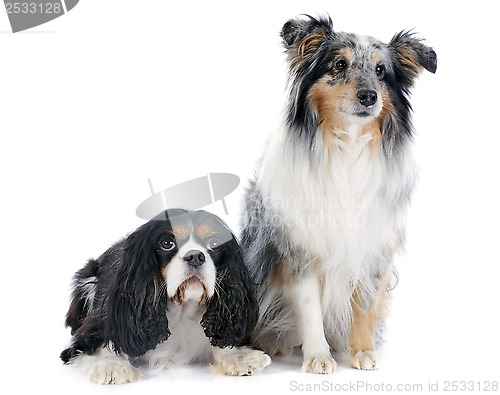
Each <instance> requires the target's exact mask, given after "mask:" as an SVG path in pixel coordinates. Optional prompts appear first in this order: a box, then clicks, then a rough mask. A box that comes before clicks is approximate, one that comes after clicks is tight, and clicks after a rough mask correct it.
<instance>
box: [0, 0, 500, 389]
mask: <svg viewBox="0 0 500 395" xmlns="http://www.w3.org/2000/svg"><path fill="white" fill-rule="evenodd" d="M464 4H466V3H465V2H452V1H441V2H438V1H419V2H409V3H406V2H402V1H400V0H399V1H356V2H349V1H333V0H330V1H312V0H308V1H305V0H302V1H280V2H278V1H274V2H271V1H266V2H258V1H252V2H250V1H247V2H238V1H232V2H225V3H224V2H214V1H199V2H196V1H190V2H182V4H181V2H180V1H177V2H175V3H174V2H167V1H160V0H158V1H153V0H148V1H147V0H141V1H128V0H127V1H126V0H106V1H99V0H82V1H81V2H80V4H78V5H77V6H76V7H75V8H74V9H73V10H72V11H70V12H69V13H68V14H67V15H65V16H63V17H60V18H58V19H56V20H54V21H52V22H50V23H48V24H45V25H42V26H39V27H36V28H34V29H32V30H29V31H26V32H25V33H17V34H12V33H11V32H10V31H9V29H10V26H9V24H8V21H7V16H6V14H3V13H2V14H0V30H1V33H2V34H0V56H1V62H0V133H1V143H0V144H1V146H0V150H1V151H0V169H1V170H0V171H1V178H0V187H1V197H0V199H1V205H0V210H1V214H0V223H1V238H0V240H1V243H2V244H1V245H2V258H1V259H2V262H1V263H2V271H3V274H2V285H1V287H0V292H1V293H0V303H1V310H0V311H1V316H2V318H1V329H0V331H1V337H0V340H1V342H2V346H1V350H2V358H1V360H2V365H3V367H2V377H3V379H2V384H3V388H11V389H12V390H11V391H15V392H19V393H21V392H22V393H26V390H31V391H32V393H33V392H34V391H36V390H40V391H42V390H43V391H45V390H50V391H53V392H57V393H62V392H63V391H71V392H72V393H87V392H88V391H100V392H104V391H106V392H107V391H113V393H115V391H117V390H119V391H120V392H122V391H125V392H127V391H128V392H134V391H135V392H137V391H155V392H156V393H162V392H165V393H170V394H172V393H174V391H176V392H177V391H179V392H181V391H182V392H186V391H188V392H193V393H194V391H197V390H198V391H203V392H205V391H208V392H209V393H211V392H214V393H215V392H221V391H222V392H229V391H230V390H232V391H237V392H238V393H252V394H253V393H256V392H261V393H262V391H264V390H265V391H266V393H267V391H270V392H271V391H275V392H276V393H288V392H290V391H291V390H293V389H294V388H297V386H296V385H299V384H300V385H306V384H313V383H325V384H327V385H333V386H335V385H342V384H344V385H346V384H347V385H348V384H349V383H354V384H355V385H357V384H358V381H359V382H360V384H364V383H370V384H375V385H382V384H384V385H386V386H387V385H392V386H393V389H395V387H396V385H397V384H400V383H402V384H423V389H424V390H426V389H427V386H428V383H429V382H432V383H433V384H434V383H436V382H437V381H439V386H440V387H439V388H440V389H444V385H445V382H446V381H451V380H467V381H469V380H473V381H475V382H476V384H475V385H476V389H477V388H478V387H477V385H478V383H477V382H478V381H479V380H498V379H499V374H498V364H499V360H500V359H499V352H500V349H499V348H500V347H499V340H498V336H499V335H498V333H499V332H500V327H499V324H498V319H497V317H498V311H499V292H498V291H499V274H500V271H499V264H500V259H499V256H498V245H499V240H498V236H499V230H498V224H499V223H500V218H499V208H498V206H499V201H500V200H499V198H500V196H499V188H498V184H499V181H498V180H499V177H498V171H499V168H500V166H499V165H500V161H499V156H500V155H499V150H498V146H499V144H500V137H499V134H500V130H499V129H500V128H499V123H498V113H499V109H498V105H499V97H500V96H499V95H500V87H499V83H498V81H499V77H498V75H499V73H500V70H499V66H500V63H499V60H500V59H499V55H498V30H497V28H498V26H497V25H498V22H497V18H496V16H497V14H498V11H497V10H495V8H494V6H495V4H494V2H492V1H490V2H486V1H475V2H472V3H467V4H468V5H464ZM323 12H328V13H330V15H331V17H332V19H333V21H334V26H335V28H336V29H337V30H345V31H353V32H357V33H365V34H369V35H373V36H375V37H377V38H379V39H381V40H383V41H386V42H387V41H388V40H390V38H391V37H392V35H393V34H394V33H396V32H397V31H399V30H403V29H408V28H415V30H416V31H417V32H419V33H420V34H421V36H422V37H425V38H426V39H428V43H429V44H430V45H432V46H433V47H434V48H435V50H436V52H437V54H438V59H439V61H438V71H437V73H436V74H435V75H430V74H424V75H422V77H421V79H420V80H419V81H418V83H417V86H416V89H415V90H414V96H413V105H414V110H415V125H416V128H417V132H418V134H417V138H416V152H417V155H418V162H419V166H420V183H419V186H418V189H417V192H416V194H415V197H414V201H413V204H412V208H411V211H410V218H409V223H408V243H407V251H406V253H405V254H404V255H402V256H401V257H399V258H398V262H397V267H398V269H399V274H400V282H399V285H398V287H397V288H396V290H395V291H394V294H393V296H394V297H393V310H392V315H391V317H390V318H389V320H388V321H387V327H388V328H387V332H386V339H387V342H386V343H385V345H384V347H383V348H382V354H383V356H384V359H385V364H384V366H383V367H382V369H381V370H379V371H377V372H360V371H355V370H352V369H350V368H349V363H348V359H347V358H346V357H345V355H337V357H338V360H339V368H338V371H337V372H336V373H334V374H333V375H330V376H314V375H311V374H306V373H301V372H300V359H289V360H276V361H274V363H273V364H272V365H271V366H270V367H268V368H266V369H265V370H264V371H263V372H262V373H261V374H258V375H256V376H254V377H244V378H231V377H223V376H214V375H212V374H211V373H210V371H209V370H208V369H207V368H205V367H187V368H185V369H181V370H179V371H174V372H168V371H167V372H161V373H160V374H156V375H152V374H149V375H146V378H145V379H144V380H141V381H140V382H137V383H134V384H130V385H125V386H122V387H120V388H119V389H116V388H111V389H110V388H101V387H99V386H97V385H94V384H91V383H88V382H87V381H86V380H85V379H84V378H83V377H81V376H79V374H78V373H77V372H75V371H74V370H73V369H71V368H69V367H66V366H63V365H62V363H61V362H60V360H59V359H58V355H59V353H60V351H61V350H62V349H63V348H64V347H65V346H66V345H67V344H68V343H69V340H70V334H69V331H68V330H66V329H65V328H64V325H63V321H64V314H65V312H66V309H67V305H68V298H69V283H70V281H71V277H72V275H73V273H74V272H75V271H76V270H77V269H79V268H80V267H81V266H82V265H83V264H84V263H85V261H86V260H87V259H88V258H90V257H97V256H98V255H100V254H101V253H102V252H103V251H104V250H105V249H106V248H107V247H108V246H109V245H110V244H111V243H113V242H115V241H117V240H118V239H120V238H121V237H123V236H125V235H126V234H127V233H128V232H130V231H132V230H133V229H135V228H136V227H137V226H138V225H140V224H141V223H142V222H143V221H142V220H140V219H139V218H137V217H136V216H135V209H136V207H137V206H138V205H139V203H141V202H142V201H143V200H144V199H146V198H147V197H148V195H149V187H148V183H147V178H148V177H149V178H151V179H152V181H153V184H154V186H155V189H156V190H161V189H163V188H166V187H168V186H171V185H175V184H177V183H179V182H182V181H186V180H189V179H192V178H195V177H201V176H203V175H205V174H206V173H208V172H230V173H235V174H237V175H239V176H240V177H241V179H242V184H241V186H240V187H239V188H238V189H237V190H236V191H235V192H234V193H233V194H232V195H230V196H229V197H228V198H227V204H228V208H229V212H230V215H229V216H225V215H224V213H223V211H222V206H221V204H220V203H216V204H213V205H211V206H208V207H207V209H208V210H210V211H212V212H214V213H216V214H219V215H221V216H222V217H223V218H224V219H225V220H226V221H227V222H229V223H230V225H231V226H232V227H233V229H235V230H236V231H238V216H239V214H238V213H239V211H240V208H241V205H240V202H241V199H242V195H243V186H244V184H245V183H246V180H247V179H248V177H250V176H251V174H252V172H253V169H254V164H255V162H256V161H257V160H258V158H259V156H260V155H261V152H262V148H263V145H264V142H265V140H266V139H267V137H268V136H269V134H270V133H271V132H272V131H273V130H274V129H275V127H276V125H277V124H278V123H279V120H280V115H281V109H282V105H283V101H284V97H285V96H284V87H285V78H286V65H285V62H284V55H283V53H282V52H283V50H282V48H281V46H280V39H279V35H278V33H279V31H280V29H281V26H282V25H283V23H284V22H286V20H287V19H288V18H290V17H292V16H294V15H297V14H301V13H309V14H313V15H317V14H318V13H323ZM294 381H295V382H296V383H295V384H294V383H293V382H294ZM10 383H12V384H15V386H9V384H10ZM13 388H14V389H13ZM174 388H175V389H174ZM334 388H335V387H334ZM379 388H380V387H379ZM386 388H387V387H386ZM337 389H338V387H337ZM450 389H451V387H450Z"/></svg>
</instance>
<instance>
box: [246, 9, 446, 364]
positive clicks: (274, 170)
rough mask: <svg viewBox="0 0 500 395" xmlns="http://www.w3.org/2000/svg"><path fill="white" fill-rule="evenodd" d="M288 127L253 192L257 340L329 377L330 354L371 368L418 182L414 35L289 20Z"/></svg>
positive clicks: (273, 144) (249, 208) (432, 62)
mask: <svg viewBox="0 0 500 395" xmlns="http://www.w3.org/2000/svg"><path fill="white" fill-rule="evenodd" d="M281 37H282V39H283V43H284V46H285V49H286V54H287V56H288V61H289V87H290V91H289V97H288V106H287V111H286V118H285V120H284V122H283V127H282V128H281V129H280V130H278V132H277V133H276V134H275V135H273V136H272V138H271V139H270V141H269V143H268V146H267V150H266V152H265V154H264V156H263V159H262V160H261V162H260V164H259V169H258V172H257V176H256V178H255V180H253V181H252V182H251V185H250V188H249V190H248V191H247V194H246V210H245V214H244V218H243V228H244V229H243V235H242V240H241V242H242V246H243V248H244V251H245V260H246V262H247V264H248V266H249V269H250V273H251V275H252V277H253V279H254V281H256V282H258V283H259V284H260V288H259V295H258V298H259V302H260V314H259V319H258V324H257V327H256V330H255V331H254V333H253V336H252V339H253V341H254V342H255V344H256V345H257V346H259V347H261V348H262V349H263V350H265V351H266V352H268V353H270V354H275V353H278V352H285V353H286V352H289V351H291V350H293V349H295V348H297V347H302V352H303V357H304V363H303V369H304V370H305V371H308V372H314V373H330V372H332V371H333V370H334V369H335V366H336V362H335V360H334V359H333V358H332V356H331V354H330V351H331V350H337V351H342V350H349V351H350V354H351V361H352V366H353V367H355V368H359V369H367V370H371V369H376V368H377V367H378V366H379V360H380V357H379V355H378V353H377V352H376V350H375V332H376V327H377V324H378V322H380V320H382V319H383V317H384V315H385V313H386V309H387V288H388V283H389V280H390V277H391V271H392V270H391V261H392V257H393V254H394V252H395V251H397V250H398V249H399V248H400V247H401V246H402V244H403V239H404V224H405V216H406V210H407V207H408V203H409V201H410V196H411V193H412V190H413V187H414V183H415V180H416V168H415V164H414V160H413V156H412V149H411V148H412V147H411V146H412V134H413V129H412V122H411V106H410V103H409V100H408V97H409V92H410V88H411V87H412V85H413V83H414V80H415V78H416V77H417V76H418V75H419V74H420V72H421V71H422V70H423V69H426V70H428V71H430V72H432V73H434V72H435V71H436V66H437V58H436V53H435V52H434V51H433V50H432V48H429V47H427V46H426V45H424V43H423V42H422V41H421V40H420V39H418V38H417V37H415V36H414V35H413V34H411V33H408V32H401V33H398V34H396V35H395V36H394V37H393V38H392V40H391V41H390V42H389V43H388V44H386V43H383V42H381V41H378V40H376V39H374V38H372V37H368V36H361V35H357V34H349V33H342V32H337V31H335V30H334V29H333V27H332V21H331V19H330V18H329V17H326V18H319V19H316V18H313V17H309V16H306V17H303V18H297V19H292V20H290V21H288V22H287V23H286V24H285V25H284V26H283V29H282V32H281Z"/></svg>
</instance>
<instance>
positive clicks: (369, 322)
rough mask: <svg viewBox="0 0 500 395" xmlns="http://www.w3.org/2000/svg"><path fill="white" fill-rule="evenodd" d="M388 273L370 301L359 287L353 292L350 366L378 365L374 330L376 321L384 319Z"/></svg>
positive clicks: (386, 306)
mask: <svg viewBox="0 0 500 395" xmlns="http://www.w3.org/2000/svg"><path fill="white" fill-rule="evenodd" d="M390 273H391V272H390V270H387V272H386V273H385V275H384V276H383V277H382V279H381V281H380V286H379V288H378V291H377V293H376V295H375V297H374V298H373V300H371V302H370V303H367V301H366V300H364V298H363V297H362V292H361V290H360V288H357V289H356V290H355V291H354V293H353V302H352V324H351V335H350V338H349V341H350V346H351V366H352V367H353V368H356V369H362V370H375V369H378V368H379V366H380V363H381V360H382V357H381V356H380V354H379V353H378V352H377V351H376V349H375V348H376V347H375V330H376V327H377V323H378V322H379V321H381V320H382V319H384V317H385V316H386V314H387V309H388V297H387V284H388V282H389V278H390ZM366 304H368V306H366Z"/></svg>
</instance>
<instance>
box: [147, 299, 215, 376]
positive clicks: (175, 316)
mask: <svg viewBox="0 0 500 395" xmlns="http://www.w3.org/2000/svg"><path fill="white" fill-rule="evenodd" d="M198 300H199V299H198ZM196 302H197V301H196V300H195V301H185V302H184V303H183V304H182V305H181V306H179V305H176V304H173V303H169V304H168V310H167V318H168V326H169V329H170V332H171V333H172V334H171V335H170V337H169V338H168V340H167V341H166V342H163V343H160V344H159V345H157V346H156V348H155V349H154V350H151V351H148V352H147V353H146V354H145V355H144V357H143V359H144V360H145V361H146V362H147V363H148V364H149V365H150V366H151V367H153V368H156V369H169V368H173V367H178V366H181V365H185V364H187V363H190V362H204V361H207V360H209V359H210V352H211V346H210V342H209V340H208V338H207V337H206V336H205V333H204V332H203V328H202V327H201V325H200V321H201V318H202V316H203V313H204V312H205V307H204V306H203V305H202V306H198V307H197V306H196Z"/></svg>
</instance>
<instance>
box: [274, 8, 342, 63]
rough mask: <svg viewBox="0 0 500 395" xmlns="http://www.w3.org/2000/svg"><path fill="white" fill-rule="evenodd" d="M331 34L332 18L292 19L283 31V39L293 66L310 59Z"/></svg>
mask: <svg viewBox="0 0 500 395" xmlns="http://www.w3.org/2000/svg"><path fill="white" fill-rule="evenodd" d="M329 34H333V28H332V20H331V19H330V17H327V18H319V19H316V18H313V17H312V16H309V15H305V19H299V18H293V19H290V20H289V21H288V22H287V23H285V24H284V25H283V28H282V29H281V38H282V39H283V44H284V46H285V48H286V50H287V54H288V57H289V60H290V61H291V62H292V64H296V63H300V62H301V61H303V60H306V59H308V58H309V57H310V56H311V55H312V54H314V53H315V52H316V51H317V50H318V48H319V46H320V45H321V43H322V42H323V41H324V39H325V38H326V36H327V35H329Z"/></svg>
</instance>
